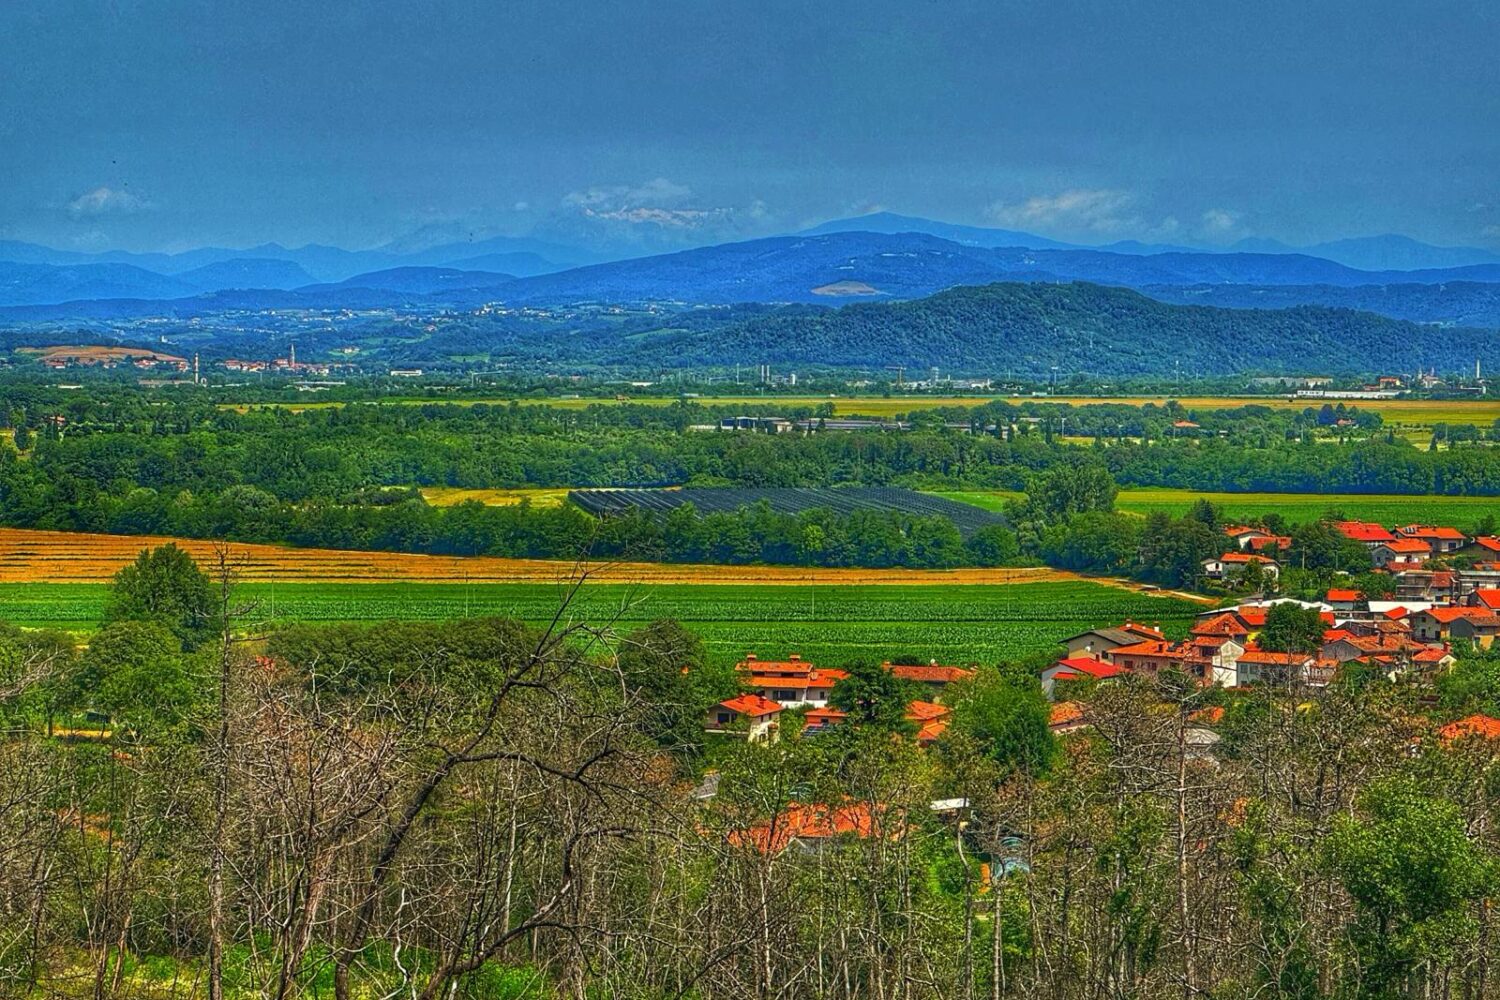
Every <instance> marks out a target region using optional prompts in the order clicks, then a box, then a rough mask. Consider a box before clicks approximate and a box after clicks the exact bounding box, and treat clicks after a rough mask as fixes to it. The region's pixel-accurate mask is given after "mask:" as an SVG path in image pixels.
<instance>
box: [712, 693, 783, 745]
mask: <svg viewBox="0 0 1500 1000" xmlns="http://www.w3.org/2000/svg"><path fill="white" fill-rule="evenodd" d="M780 719H781V705H779V704H777V703H776V702H774V701H771V700H770V699H769V698H762V697H761V696H760V695H758V694H742V695H737V696H736V697H734V698H725V699H724V700H723V701H721V702H719V703H718V704H717V705H715V706H714V707H713V708H711V709H709V711H708V722H707V723H706V724H705V725H704V727H703V728H704V731H705V732H710V733H721V734H726V735H731V736H743V737H744V738H745V739H747V740H749V741H750V742H751V743H766V742H770V741H771V740H774V739H775V738H776V735H777V732H778V729H779V725H780Z"/></svg>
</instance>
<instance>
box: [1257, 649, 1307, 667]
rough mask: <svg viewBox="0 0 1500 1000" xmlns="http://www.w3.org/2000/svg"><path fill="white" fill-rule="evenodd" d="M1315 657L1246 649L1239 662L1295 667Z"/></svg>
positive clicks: (1304, 654) (1305, 654) (1303, 654)
mask: <svg viewBox="0 0 1500 1000" xmlns="http://www.w3.org/2000/svg"><path fill="white" fill-rule="evenodd" d="M1316 659H1317V657H1315V656H1312V655H1310V654H1308V653H1272V652H1270V651H1268V650H1264V649H1247V650H1245V652H1244V653H1243V654H1241V656H1240V659H1239V662H1241V663H1252V664H1264V665H1265V666H1281V667H1295V666H1300V665H1301V664H1304V663H1311V662H1313V661H1314V660H1316Z"/></svg>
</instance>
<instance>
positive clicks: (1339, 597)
mask: <svg viewBox="0 0 1500 1000" xmlns="http://www.w3.org/2000/svg"><path fill="white" fill-rule="evenodd" d="M1357 600H1359V591H1357V590H1337V589H1335V590H1330V591H1329V592H1328V602H1329V603H1330V604H1332V603H1335V602H1338V603H1346V602H1350V601H1357Z"/></svg>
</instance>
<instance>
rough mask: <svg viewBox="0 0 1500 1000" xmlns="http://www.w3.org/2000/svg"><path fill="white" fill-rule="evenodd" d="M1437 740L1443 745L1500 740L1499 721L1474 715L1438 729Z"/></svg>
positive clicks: (1485, 716)
mask: <svg viewBox="0 0 1500 1000" xmlns="http://www.w3.org/2000/svg"><path fill="white" fill-rule="evenodd" d="M1438 739H1440V740H1442V741H1443V743H1444V744H1445V745H1451V744H1453V743H1458V742H1460V741H1463V740H1488V741H1492V740H1500V719H1497V718H1495V717H1493V716H1490V715H1482V714H1478V713H1476V714H1474V715H1470V716H1468V717H1466V718H1463V719H1459V720H1458V721H1457V722H1450V723H1448V724H1447V725H1446V726H1444V727H1443V728H1442V729H1439V730H1438Z"/></svg>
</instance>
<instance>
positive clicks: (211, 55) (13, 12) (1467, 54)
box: [0, 0, 1500, 249]
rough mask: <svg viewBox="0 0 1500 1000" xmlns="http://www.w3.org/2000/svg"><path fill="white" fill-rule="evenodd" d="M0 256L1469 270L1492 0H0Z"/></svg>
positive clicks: (1485, 138)
mask: <svg viewBox="0 0 1500 1000" xmlns="http://www.w3.org/2000/svg"><path fill="white" fill-rule="evenodd" d="M0 40H3V41H0V44H3V49H0V53H3V58H0V237H8V238H15V239H28V240H36V241H40V242H46V243H51V244H54V245H57V246H63V247H70V248H78V249H93V248H105V247H126V248H130V249H158V248H169V249H177V248H183V247H187V246H192V245H199V244H205V243H216V244H229V245H248V244H252V243H255V242H260V241H267V240H275V241H279V242H283V243H289V244H298V243H303V242H308V241H317V242H332V243H339V244H342V245H347V246H368V245H373V244H378V243H381V242H383V241H385V240H389V239H392V238H396V237H400V236H402V235H404V234H408V233H411V232H412V231H414V230H418V229H422V228H423V227H432V231H434V232H438V233H447V232H451V233H453V234H455V235H456V234H459V233H462V232H478V233H486V234H487V233H492V232H511V233H521V232H526V231H530V230H533V229H538V230H539V231H541V232H545V233H547V234H549V235H553V236H555V237H558V238H567V237H571V236H576V237H578V238H584V237H586V236H588V235H589V234H592V233H596V232H600V231H603V232H607V233H609V234H610V236H611V238H625V239H628V238H630V237H631V235H632V234H639V236H640V238H641V240H642V241H643V243H648V244H655V243H660V244H672V243H679V242H705V241H708V240H710V239H714V240H716V239H721V238H729V237H734V236H749V235H761V234H765V233H771V232H778V231H785V230H788V229H794V228H799V227H802V226H805V225H808V224H811V223H815V222H818V221H822V220H824V219H827V218H831V217H835V216H839V215H845V214H852V213H855V212H859V211H864V210H868V209H870V208H872V207H877V206H879V207H884V208H887V209H890V210H892V211H900V212H906V213H911V214H922V215H930V216H933V217H938V218H943V219H947V220H950V221H955V222H967V223H973V224H981V225H999V226H1006V227H1010V228H1023V229H1028V230H1031V231H1035V232H1039V233H1043V234H1046V235H1050V236H1054V237H1059V238H1064V239H1072V240H1078V241H1080V242H1107V241H1110V240H1114V239H1120V238H1127V237H1135V238H1141V239H1150V240H1169V241H1178V242H1211V243H1226V242H1231V241H1233V240H1234V239H1237V238H1239V237H1241V236H1246V235H1254V236H1269V237H1276V238H1281V239H1285V240H1288V241H1291V242H1310V241H1316V240H1321V239H1328V238H1335V237H1340V236H1346V235H1361V234H1369V233H1377V232H1387V231H1396V232H1406V233H1409V234H1411V235H1414V236H1417V237H1419V238H1422V239H1426V240H1429V241H1433V242H1439V243H1466V244H1478V245H1486V246H1490V247H1496V248H1500V3H1497V2H1496V0H1422V2H1417V0H1347V2H1329V0H1232V2H1221V0H982V2H967V0H947V2H933V0H858V2H844V0H815V2H807V0H795V2H793V0H743V2H742V0H654V2H631V0H614V2H602V0H601V2H595V0H586V2H568V0H546V2H529V0H519V2H518V0H420V2H419V0H365V2H358V0H3V3H0Z"/></svg>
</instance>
